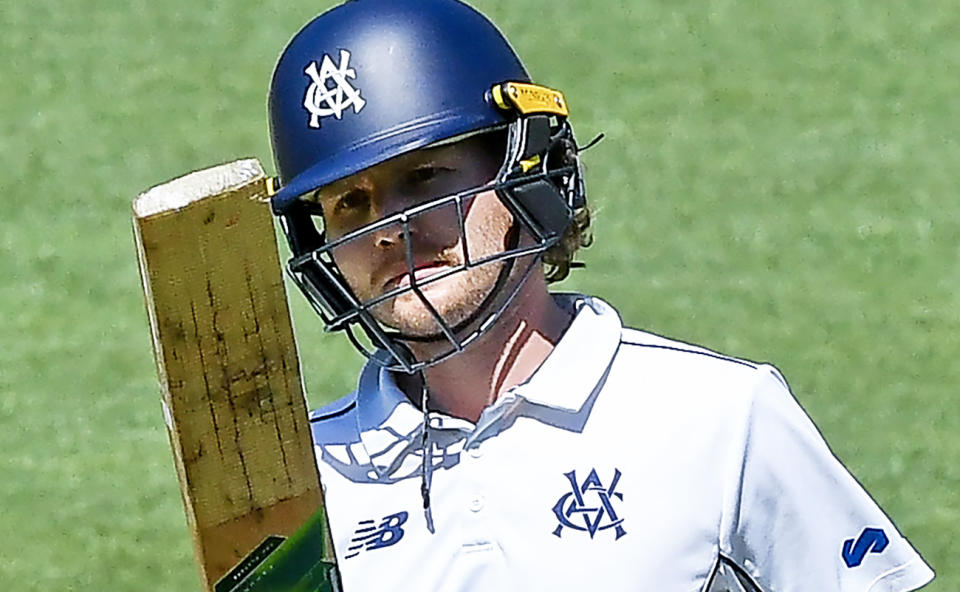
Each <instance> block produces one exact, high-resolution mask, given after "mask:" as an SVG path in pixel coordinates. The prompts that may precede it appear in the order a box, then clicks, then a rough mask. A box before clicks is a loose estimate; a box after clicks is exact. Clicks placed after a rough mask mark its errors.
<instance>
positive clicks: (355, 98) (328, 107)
mask: <svg viewBox="0 0 960 592" xmlns="http://www.w3.org/2000/svg"><path fill="white" fill-rule="evenodd" d="M304 73H305V74H306V75H307V76H309V77H310V80H311V82H310V86H309V87H308V88H307V93H306V95H304V97H303V106H304V108H306V110H307V111H309V112H310V127H312V128H319V127H320V120H321V119H322V118H324V117H329V116H330V115H333V116H334V117H336V118H337V119H341V118H342V117H343V113H344V111H346V110H347V109H349V108H350V107H353V112H354V113H359V112H360V110H361V109H363V106H364V105H366V104H367V102H366V101H365V100H363V98H362V97H361V96H360V90H359V89H357V88H354V86H353V85H352V84H351V83H350V80H353V79H356V77H357V71H356V70H354V69H353V68H351V67H350V52H349V51H347V50H345V49H341V50H340V63H339V64H336V63H334V61H333V59H332V58H331V57H330V54H325V55H324V56H323V61H322V62H321V63H320V66H319V70H318V69H317V62H310V65H309V66H307V68H306V69H305V70H304Z"/></svg>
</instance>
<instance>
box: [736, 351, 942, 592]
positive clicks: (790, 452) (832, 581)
mask: <svg viewBox="0 0 960 592" xmlns="http://www.w3.org/2000/svg"><path fill="white" fill-rule="evenodd" d="M758 371H759V372H761V373H762V377H761V379H760V381H759V383H758V386H757V388H756V389H755V391H754V393H753V395H752V396H751V397H750V399H749V401H747V409H746V413H745V416H744V417H743V418H742V421H743V422H744V423H743V424H742V425H743V427H742V429H740V430H737V431H735V433H736V436H735V437H734V440H739V441H735V442H734V443H733V447H732V448H731V450H732V451H733V453H732V454H731V458H730V465H729V466H730V469H731V470H730V471H729V473H728V474H729V475H730V479H729V482H728V484H727V487H726V490H725V494H724V515H723V519H722V521H721V532H720V549H721V553H723V554H724V555H726V556H727V558H729V559H730V560H732V561H734V562H735V563H736V564H737V565H739V566H740V567H742V568H743V570H744V571H745V572H746V573H747V574H749V575H750V577H752V578H753V579H754V580H755V583H756V584H757V585H758V586H759V588H760V589H761V590H763V591H764V592H791V591H801V590H802V591H810V590H817V591H819V592H830V591H837V592H906V591H909V590H916V589H917V588H920V587H921V586H923V585H924V584H926V583H927V582H929V581H930V580H931V579H933V575H934V574H933V571H932V570H931V569H930V568H929V567H928V566H927V564H926V563H924V561H923V559H922V558H921V557H920V555H919V554H917V552H916V551H915V550H914V549H913V547H911V546H910V543H909V542H908V541H907V540H906V539H905V538H904V537H903V536H902V535H901V534H900V533H899V531H897V528H896V527H895V526H894V525H893V523H892V522H891V521H890V519H889V518H887V516H886V515H885V514H884V513H883V511H882V510H881V509H880V508H879V507H878V506H877V504H876V503H875V502H874V501H873V500H872V499H871V498H870V496H869V495H868V494H867V492H866V491H864V489H863V487H861V486H860V484H859V483H857V481H856V480H855V479H854V478H853V476H852V475H851V474H850V473H849V472H848V471H847V470H846V468H844V466H843V465H842V464H841V463H840V461H839V460H837V458H836V457H835V456H834V455H833V453H832V452H831V451H830V449H829V448H828V447H827V444H826V442H825V441H824V440H823V437H822V436H821V435H820V433H819V432H818V431H817V428H816V426H814V424H813V422H812V421H811V420H810V418H809V417H807V415H806V414H805V413H804V411H803V409H801V407H800V405H799V404H798V403H797V402H796V400H795V399H794V398H793V396H792V395H791V394H790V390H789V389H788V387H787V385H786V382H785V381H784V380H783V378H782V377H781V376H780V374H779V373H778V372H777V371H776V370H775V369H774V368H771V367H769V366H762V367H760V368H759V370H758Z"/></svg>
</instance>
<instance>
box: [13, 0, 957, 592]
mask: <svg viewBox="0 0 960 592" xmlns="http://www.w3.org/2000/svg"><path fill="white" fill-rule="evenodd" d="M328 5H329V3H328V2H321V3H307V2H291V3H280V4H271V5H270V6H269V7H267V6H266V5H265V4H263V3H259V2H252V1H248V0H243V1H232V2H223V1H220V2H206V3H203V2H188V1H186V0H167V1H165V2H146V1H143V0H134V1H132V2H117V1H114V0H100V1H98V2H93V1H90V0H76V1H73V2H56V3H55V2H49V1H40V2H26V1H19V2H8V3H6V4H5V5H4V8H3V10H2V11H0V22H2V31H3V34H2V35H0V50H2V55H3V56H4V58H3V61H2V65H0V77H2V81H3V84H2V85H0V106H2V110H0V113H2V115H0V126H2V135H0V137H2V141H0V161H2V162H3V167H4V172H3V174H2V175H0V200H2V203H3V206H4V213H3V214H2V215H0V278H2V282H0V311H2V317H3V320H2V321H0V447H2V451H3V453H2V455H0V533H2V534H0V536H2V539H3V544H2V545H0V587H2V589H3V590H14V591H21V590H24V591H26V590H45V591H48V590H118V591H122V590H144V589H150V590H197V589H199V580H198V577H197V575H196V571H195V568H194V567H193V562H192V561H193V560H192V556H191V548H190V543H189V537H188V534H187V528H186V523H185V518H184V514H183V509H182V506H181V502H180V497H179V494H178V489H177V482H176V477H175V474H174V470H173V464H172V460H171V454H170V451H169V447H168V443H167V436H166V433H165V431H164V428H163V420H162V416H161V411H160V405H159V403H158V399H159V393H158V388H157V380H156V374H155V369H154V366H153V360H152V356H151V351H150V339H149V330H148V326H147V321H146V316H145V314H144V309H143V302H142V296H141V293H140V285H139V277H138V273H137V269H136V257H135V251H134V246H133V241H132V236H131V231H130V227H131V224H130V201H131V199H132V198H133V197H134V196H136V195H137V193H139V192H140V191H142V190H144V189H146V188H147V187H149V186H151V185H155V184H157V183H160V182H163V181H166V180H168V179H170V178H172V177H176V176H178V175H180V174H182V173H184V172H186V171H189V170H194V169H198V168H203V167H206V166H209V165H211V164H215V163H219V162H224V161H227V160H232V159H235V158H238V157H242V156H251V155H253V156H258V157H260V158H261V159H262V160H263V161H264V162H265V163H267V164H268V166H269V167H270V168H272V166H271V165H270V163H271V158H270V152H269V145H268V139H267V138H268V137H267V129H266V123H265V95H266V87H267V82H268V78H269V75H270V72H271V70H272V67H273V64H274V60H275V59H276V56H277V55H278V54H279V51H280V49H281V48H282V46H283V45H284V44H285V42H286V41H287V39H289V37H290V36H291V35H292V34H293V33H294V32H295V31H296V30H297V29H298V28H299V27H300V26H301V25H302V24H303V23H304V22H306V21H307V20H308V19H309V18H311V17H312V16H313V15H314V14H316V13H317V12H319V11H320V10H322V9H323V8H325V7H326V6H328ZM476 5H477V6H478V7H479V8H481V9H482V10H484V11H485V12H487V13H488V14H489V15H490V16H491V17H492V18H493V19H494V20H495V21H496V22H497V23H498V24H499V25H500V26H501V27H502V28H503V29H504V31H505V32H506V33H507V34H508V36H509V37H510V38H511V40H512V42H513V43H514V45H515V46H516V48H517V49H518V51H519V52H520V53H521V55H523V56H524V59H525V61H526V64H527V66H528V68H529V69H530V70H531V72H532V74H533V75H534V77H535V79H537V80H538V81H540V82H542V83H545V84H548V85H552V86H555V87H558V88H562V89H564V90H565V91H566V92H567V96H568V99H569V102H570V104H571V105H572V108H573V110H574V117H575V119H574V121H575V124H576V126H577V131H578V133H579V136H580V139H581V141H586V140H588V139H589V138H591V137H593V136H594V135H595V134H596V133H599V132H601V131H603V132H605V133H606V134H607V138H606V140H605V141H604V142H602V143H601V144H600V145H599V146H597V147H596V148H594V149H592V150H591V151H590V152H589V153H587V155H586V161H587V164H588V167H589V168H588V184H589V188H590V195H591V199H592V201H593V203H594V205H595V207H596V209H597V212H598V214H597V220H596V238H597V240H596V244H595V246H594V247H592V248H591V249H589V250H588V251H587V252H586V253H585V254H584V255H583V258H584V260H585V261H586V262H587V264H588V269H587V270H586V271H584V272H580V273H578V274H576V275H575V277H573V278H571V279H570V280H568V281H567V282H565V283H564V284H562V285H561V287H562V288H563V289H566V290H583V291H588V292H592V293H597V294H600V295H603V296H604V297H605V298H607V299H608V300H609V301H611V302H612V303H614V304H615V305H617V306H618V308H619V309H620V310H621V312H622V314H623V316H624V318H625V320H626V321H627V322H628V323H629V324H631V325H634V326H638V327H642V328H646V329H649V330H652V331H654V332H658V333H662V334H666V335H670V336H674V337H677V338H680V339H683V340H686V341H692V342H695V343H699V344H703V345H706V346H708V347H711V348H714V349H718V350H721V351H723V352H727V353H730V354H732V355H736V356H741V357H747V358H751V359H755V360H764V361H770V362H772V363H774V364H776V365H777V366H779V367H780V368H781V369H782V370H783V371H784V373H785V374H786V376H787V378H788V379H789V380H790V381H791V384H792V386H793V389H794V391H795V393H796V395H797V397H798V399H799V400H800V401H801V402H802V404H803V405H804V406H805V407H806V409H807V410H808V412H809V413H810V414H811V416H812V417H813V418H814V420H815V421H816V422H817V423H818V425H819V427H820V428H821V430H822V432H823V433H824V435H825V436H826V437H827V439H828V441H829V442H830V443H831V445H832V447H833V448H834V450H835V452H836V453H837V454H838V456H839V457H840V458H841V459H842V460H843V461H844V463H845V464H846V465H847V466H848V467H849V468H850V469H851V470H852V471H853V472H854V473H855V474H856V475H857V477H858V478H859V479H860V480H861V482H862V483H864V485H865V486H866V487H867V488H868V489H869V490H870V492H871V493H872V495H873V496H874V497H875V498H876V499H877V500H878V501H879V502H880V503H881V505H882V506H883V507H884V508H885V509H886V510H887V511H888V512H889V513H890V514H891V516H892V517H893V518H894V520H895V521H896V522H897V524H898V525H899V527H900V528H901V529H902V530H903V531H904V533H905V534H906V535H907V536H908V537H909V538H910V539H911V541H912V542H913V543H914V544H915V545H916V547H917V548H918V549H919V550H920V551H921V552H922V553H923V555H924V556H925V558H926V559H927V560H928V561H929V562H930V563H931V564H932V565H933V567H934V568H935V569H936V570H937V572H938V574H939V579H938V581H937V582H936V583H935V584H933V585H931V586H930V587H929V589H930V590H934V591H948V590H949V591H953V590H957V589H960V570H958V569H956V568H955V566H954V564H953V563H952V561H953V560H955V559H956V557H957V556H958V555H960V543H958V542H957V539H956V537H955V536H954V531H955V529H956V527H957V525H958V523H960V520H958V518H960V494H958V492H960V467H958V461H960V436H958V431H960V420H958V412H957V409H958V406H957V402H956V399H955V397H956V389H957V386H956V385H957V384H958V382H960V362H958V361H957V359H958V356H957V354H958V352H960V340H958V329H960V312H958V311H960V203H958V193H960V192H958V189H960V187H958V185H960V183H958V181H960V173H958V172H957V171H958V169H957V163H958V162H960V143H958V135H960V134H958V132H960V100H958V98H957V89H958V80H960V35H957V31H960V10H958V7H957V4H956V1H955V0H916V1H914V2H910V3H895V2H876V1H867V0H848V1H846V2H842V3H837V2H832V1H828V0H799V1H798V2H790V3H785V2H757V1H752V0H744V1H741V2H733V1H729V0H707V1H698V2H693V1H685V0H670V1H667V0H650V1H646V2H628V1H610V0H605V1H604V2H602V3H597V2H590V1H588V0H554V1H553V2H551V3H548V4H540V3H532V2H508V1H506V0H477V1H476ZM292 301H293V308H294V315H295V322H296V326H297V331H298V336H299V339H300V344H301V348H302V350H303V351H302V353H303V363H304V367H305V372H306V376H307V383H308V389H309V392H310V395H309V396H310V401H311V403H312V404H313V405H314V406H317V405H319V404H321V403H323V402H325V401H327V400H329V399H330V398H332V397H334V396H336V395H338V394H341V393H344V392H346V391H348V390H350V388H351V385H352V383H353V380H354V375H355V372H356V370H357V368H358V367H359V365H360V359H359V357H358V355H357V354H355V353H353V351H352V350H351V349H349V347H348V346H347V344H346V342H345V341H344V340H342V339H340V336H327V335H324V334H323V333H322V331H321V328H320V323H319V321H318V320H316V319H315V318H313V315H312V313H311V312H310V311H309V310H308V309H307V307H306V306H305V305H304V304H303V303H302V301H301V299H300V297H299V294H294V295H293V298H292Z"/></svg>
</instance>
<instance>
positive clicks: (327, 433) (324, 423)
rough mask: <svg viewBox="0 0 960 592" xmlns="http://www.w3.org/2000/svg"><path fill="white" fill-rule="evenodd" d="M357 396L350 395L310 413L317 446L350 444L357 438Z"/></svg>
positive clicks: (311, 426) (354, 394)
mask: <svg viewBox="0 0 960 592" xmlns="http://www.w3.org/2000/svg"><path fill="white" fill-rule="evenodd" d="M356 412H357V394H356V393H355V392H353V393H350V394H349V395H346V396H344V397H341V398H339V399H337V400H335V401H333V402H331V403H328V404H326V405H324V406H323V407H320V408H319V409H315V410H313V411H311V412H310V431H311V433H312V434H313V441H314V443H315V444H318V445H322V444H348V443H350V442H353V441H355V440H356V438H357V421H356Z"/></svg>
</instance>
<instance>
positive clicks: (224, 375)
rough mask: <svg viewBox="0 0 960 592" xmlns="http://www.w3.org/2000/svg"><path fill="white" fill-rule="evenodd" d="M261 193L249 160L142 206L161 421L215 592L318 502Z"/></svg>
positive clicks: (162, 190)
mask: <svg viewBox="0 0 960 592" xmlns="http://www.w3.org/2000/svg"><path fill="white" fill-rule="evenodd" d="M266 183H267V180H266V176H265V175H264V173H263V169H262V167H261V166H260V163H259V162H258V161H257V160H255V159H248V160H240V161H236V162H232V163H228V164H224V165H220V166H217V167H213V168H210V169H206V170H203V171H198V172H195V173H191V174H190V175H187V176H185V177H182V178H180V179H176V180H174V181H171V182H169V183H166V184H164V185H160V186H158V187H155V188H153V189H151V190H149V191H147V192H146V193H144V194H142V195H140V196H139V197H137V199H136V200H135V201H134V203H133V218H134V233H135V237H136V243H137V252H138V257H139V262H140V271H141V278H142V281H143V289H144V295H145V300H146V306H147V315H148V317H149V319H150V327H151V331H152V335H153V346H154V354H155V358H156V363H157V371H158V374H159V378H160V385H161V391H162V396H161V400H162V407H163V414H164V418H165V421H166V425H167V431H168V433H169V436H170V443H171V446H172V448H173V453H174V460H175V464H176V470H177V476H178V478H179V481H180V491H181V494H182V497H183V503H184V507H185V509H186V514H187V521H188V524H189V526H190V529H191V531H192V535H193V545H194V552H195V554H196V559H197V563H198V565H199V567H200V574H201V578H202V579H203V583H204V586H205V587H206V589H208V590H211V589H213V587H214V584H215V583H216V581H217V580H218V579H219V578H220V577H221V576H223V575H224V574H226V573H227V572H228V571H229V570H230V568H232V567H233V566H234V565H236V564H237V563H238V562H239V561H240V560H241V559H242V558H243V557H244V556H246V555H247V553H249V552H250V551H251V550H253V549H254V548H255V547H257V545H258V544H259V543H260V542H261V541H263V539H264V538H265V537H266V536H268V535H281V536H289V535H291V534H293V533H294V532H295V531H296V530H297V528H298V527H299V526H300V525H302V524H303V523H304V522H306V521H307V520H308V518H310V516H311V515H312V514H313V513H314V512H315V511H316V510H317V509H318V508H319V507H320V506H321V504H322V503H323V499H322V493H321V489H320V483H319V478H318V475H317V468H316V462H315V459H314V454H313V444H312V440H311V437H310V428H309V423H308V419H307V411H306V401H305V399H304V392H303V386H302V381H301V376H300V365H299V360H298V357H297V350H296V343H295V342H294V336H293V330H292V327H291V321H290V313H289V310H288V308H287V299H286V294H285V290H284V286H283V279H282V276H281V273H280V264H279V256H278V252H277V245H276V239H275V235H274V230H273V221H272V216H271V214H270V211H269V205H268V203H267V186H266ZM326 552H327V554H328V557H327V559H329V558H330V557H332V548H331V547H330V546H329V545H328V546H327V549H326Z"/></svg>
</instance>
